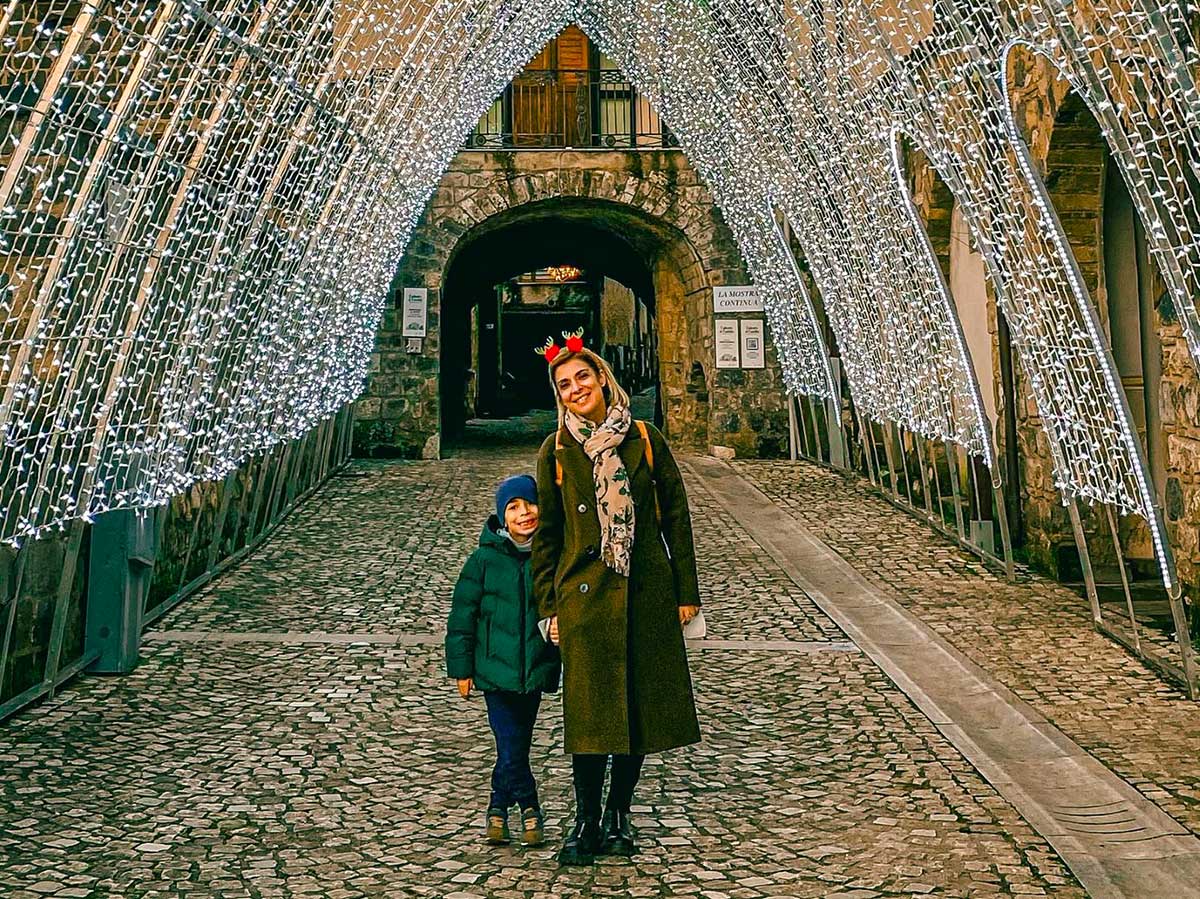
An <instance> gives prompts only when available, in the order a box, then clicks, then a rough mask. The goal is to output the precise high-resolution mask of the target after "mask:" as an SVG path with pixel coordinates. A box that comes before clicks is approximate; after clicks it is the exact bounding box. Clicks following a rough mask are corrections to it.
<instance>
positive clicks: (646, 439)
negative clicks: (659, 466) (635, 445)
mask: <svg viewBox="0 0 1200 899" xmlns="http://www.w3.org/2000/svg"><path fill="white" fill-rule="evenodd" d="M637 426H638V430H639V431H641V432H642V442H643V443H644V444H646V464H647V465H649V466H650V473H651V474H653V473H654V444H652V443H651V442H650V432H649V431H648V430H646V423H645V422H644V421H642V420H641V419H640V418H639V419H638V422H637Z"/></svg>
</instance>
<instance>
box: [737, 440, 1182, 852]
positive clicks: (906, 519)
mask: <svg viewBox="0 0 1200 899" xmlns="http://www.w3.org/2000/svg"><path fill="white" fill-rule="evenodd" d="M735 467H736V469H737V471H738V473H739V474H741V475H742V476H743V477H746V478H747V479H749V480H750V481H751V482H752V483H754V485H755V486H757V487H758V488H759V489H760V490H761V491H762V492H763V493H765V494H766V495H767V496H768V497H770V498H771V500H772V501H774V502H775V503H776V504H777V505H779V506H780V507H781V508H784V509H785V510H786V511H787V512H788V513H789V514H790V515H792V517H793V518H795V519H796V520H797V521H798V522H800V523H801V524H802V525H803V526H804V527H806V528H808V529H809V530H810V531H812V533H814V534H815V535H816V536H817V537H819V538H820V539H821V540H823V541H824V542H825V543H826V544H828V545H829V546H830V547H831V548H832V549H834V550H835V551H836V552H837V553H838V554H839V555H841V556H842V557H843V558H845V559H846V560H847V561H849V562H850V563H851V564H852V565H854V566H855V567H856V568H857V569H858V570H859V571H861V572H863V573H865V574H866V575H867V576H868V577H869V578H871V579H872V580H874V581H876V582H877V583H880V584H884V585H886V586H887V587H888V588H889V589H890V590H891V592H892V593H893V595H894V596H895V597H896V598H897V599H898V600H899V601H900V602H901V603H902V604H903V605H904V606H905V607H906V608H908V609H909V611H911V612H912V613H914V614H915V615H917V616H918V617H920V618H921V620H923V621H924V622H925V623H926V624H928V625H929V626H930V627H931V628H933V629H934V630H935V631H937V632H938V633H939V634H941V635H942V636H943V637H945V638H946V639H947V640H949V641H950V642H951V643H953V644H954V645H955V646H956V647H957V648H958V649H959V650H960V651H961V652H963V653H964V654H966V655H967V656H968V657H970V658H971V660H972V661H974V662H975V663H977V664H978V665H980V666H981V667H983V668H984V669H985V670H987V671H988V672H989V673H990V674H991V675H992V676H993V677H995V678H996V679H997V680H999V681H1000V682H1001V683H1002V684H1004V685H1005V686H1006V687H1008V688H1009V689H1010V690H1012V691H1013V693H1015V694H1016V695H1017V696H1019V697H1020V698H1021V699H1023V700H1025V701H1026V702H1028V703H1029V704H1030V705H1032V706H1033V707H1034V708H1036V709H1037V710H1038V711H1039V712H1041V713H1042V714H1043V715H1044V716H1045V717H1046V718H1048V719H1049V720H1050V721H1052V722H1053V723H1054V724H1055V725H1057V726H1058V728H1059V729H1060V730H1062V731H1063V732H1064V733H1065V734H1066V735H1067V736H1069V737H1070V738H1071V739H1073V740H1074V741H1075V742H1076V743H1078V744H1079V745H1080V746H1082V747H1083V748H1085V749H1086V750H1088V751H1089V752H1090V753H1092V755H1094V756H1095V757H1096V758H1098V759H1099V760H1100V761H1102V762H1104V764H1106V765H1107V766H1108V767H1109V768H1110V769H1112V770H1113V771H1114V772H1116V773H1117V774H1118V775H1120V776H1121V777H1123V778H1124V779H1125V780H1126V781H1128V782H1129V783H1131V784H1133V785H1134V786H1135V787H1137V788H1138V790H1140V791H1141V793H1142V794H1143V795H1144V796H1146V797H1147V798H1148V799H1150V800H1151V801H1152V802H1154V803H1156V804H1157V805H1158V806H1159V807H1161V808H1162V809H1163V810H1164V811H1166V812H1167V813H1168V814H1169V815H1171V816H1172V817H1174V818H1175V819H1176V820H1177V821H1179V822H1180V823H1181V824H1183V825H1185V826H1186V827H1188V828H1189V829H1190V830H1191V831H1192V832H1193V833H1196V834H1200V706H1198V705H1197V704H1196V703H1194V702H1191V701H1189V700H1188V699H1187V698H1186V697H1185V696H1184V694H1183V692H1182V691H1181V690H1177V689H1176V688H1174V687H1173V686H1171V685H1170V684H1168V683H1166V682H1165V681H1163V680H1162V679H1160V678H1159V677H1158V676H1157V675H1155V674H1154V673H1153V672H1151V671H1149V670H1148V669H1147V668H1145V667H1144V666H1143V665H1142V664H1141V663H1140V662H1139V661H1138V660H1137V659H1136V658H1134V657H1133V656H1132V655H1131V654H1129V653H1128V652H1126V651H1125V650H1124V649H1122V648H1121V647H1120V646H1119V645H1117V644H1116V643H1115V642H1113V641H1112V640H1110V639H1108V638H1106V637H1104V636H1102V635H1100V634H1098V633H1096V632H1095V631H1094V630H1093V629H1092V626H1091V619H1090V617H1089V613H1088V609H1087V601H1086V600H1084V599H1082V598H1081V597H1080V596H1079V595H1078V594H1076V593H1074V592H1073V591H1071V590H1069V589H1067V588H1065V587H1063V586H1060V585H1058V584H1056V583H1054V582H1053V581H1049V580H1047V579H1045V578H1041V577H1037V576H1035V575H1031V574H1029V573H1028V572H1027V571H1024V572H1022V575H1021V577H1020V578H1019V583H1016V584H1008V583H1006V582H1005V579H1004V577H1003V576H1002V575H999V574H996V573H994V572H993V571H991V570H989V569H988V568H987V567H985V566H984V565H983V564H982V563H981V562H980V561H979V560H978V559H976V558H975V557H974V556H972V555H970V554H969V553H967V552H964V551H963V550H960V549H959V548H958V547H956V546H954V545H953V544H952V543H950V542H949V541H948V540H945V539H943V538H942V537H940V536H939V535H937V534H935V533H934V532H933V531H932V530H931V529H930V528H928V527H926V526H925V525H923V524H921V523H920V522H918V521H916V520H914V519H913V518H912V517H911V516H909V515H907V514H905V513H904V512H902V511H900V510H898V509H896V508H895V507H894V506H892V505H891V504H889V503H888V502H887V501H886V500H884V499H882V498H881V497H879V496H878V495H876V494H875V493H874V492H873V491H872V490H871V489H870V487H869V486H868V485H867V484H866V483H865V482H863V481H861V480H858V479H847V478H844V477H842V476H841V475H840V474H837V473H835V472H831V471H829V470H828V469H824V468H821V467H819V466H816V465H812V464H809V463H805V462H796V463H793V462H751V461H745V462H737V463H735Z"/></svg>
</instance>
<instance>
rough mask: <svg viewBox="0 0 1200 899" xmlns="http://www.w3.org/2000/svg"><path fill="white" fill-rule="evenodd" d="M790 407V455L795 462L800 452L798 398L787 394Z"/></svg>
mask: <svg viewBox="0 0 1200 899" xmlns="http://www.w3.org/2000/svg"><path fill="white" fill-rule="evenodd" d="M787 401H788V402H787V407H788V457H789V458H790V459H791V460H792V461H793V462H795V461H796V459H797V458H798V457H799V453H800V446H799V444H800V432H799V430H797V428H796V406H797V404H798V399H797V398H796V397H794V396H792V395H791V394H790V393H789V394H788V395H787Z"/></svg>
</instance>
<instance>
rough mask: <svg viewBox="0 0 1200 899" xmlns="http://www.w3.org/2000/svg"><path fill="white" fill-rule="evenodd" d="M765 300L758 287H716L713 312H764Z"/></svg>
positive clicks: (726, 313) (727, 313)
mask: <svg viewBox="0 0 1200 899" xmlns="http://www.w3.org/2000/svg"><path fill="white" fill-rule="evenodd" d="M762 311H763V298H762V295H761V294H760V293H759V292H758V288H757V287H746V286H744V287H714V288H713V312H716V313H718V314H722V313H723V314H725V315H729V314H731V313H734V312H762Z"/></svg>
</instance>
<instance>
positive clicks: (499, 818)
mask: <svg viewBox="0 0 1200 899" xmlns="http://www.w3.org/2000/svg"><path fill="white" fill-rule="evenodd" d="M485 837H486V839H487V841H488V845H490V846H504V845H506V844H507V843H509V842H510V841H511V840H512V835H511V834H510V833H509V832H508V809H506V808H490V809H488V811H487V832H486V833H485Z"/></svg>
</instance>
